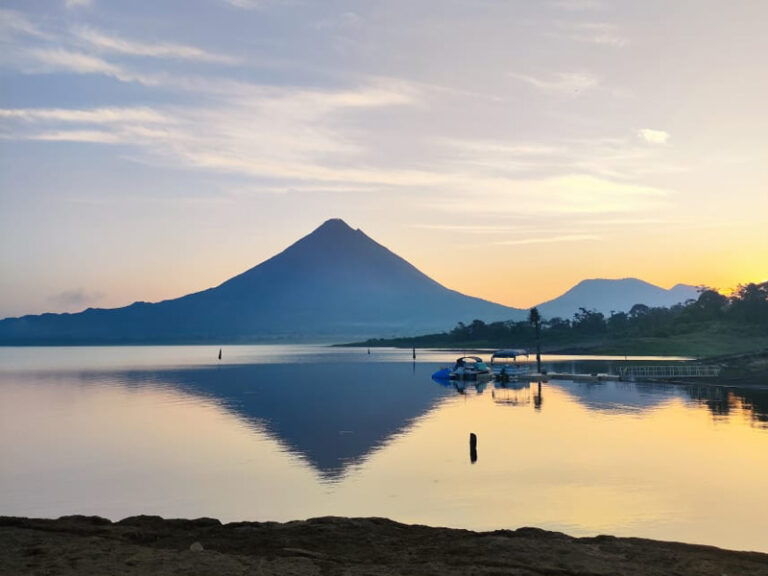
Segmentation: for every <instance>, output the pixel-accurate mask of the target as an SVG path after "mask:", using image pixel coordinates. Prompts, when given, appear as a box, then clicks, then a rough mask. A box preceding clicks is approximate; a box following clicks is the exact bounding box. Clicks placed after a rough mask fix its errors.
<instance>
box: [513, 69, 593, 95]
mask: <svg viewBox="0 0 768 576" xmlns="http://www.w3.org/2000/svg"><path fill="white" fill-rule="evenodd" d="M511 76H512V77H513V78H517V79H518V80H522V81H523V82H526V83H527V84H530V85H531V86H534V87H536V88H538V89H540V90H543V91H545V92H551V93H560V94H578V93H581V92H585V91H586V90H589V89H592V88H595V87H596V86H598V85H599V84H600V79H599V78H597V77H596V76H594V75H592V74H588V73H584V72H559V73H557V74H553V75H551V76H549V77H548V78H542V77H537V76H528V75H525V74H512V75H511Z"/></svg>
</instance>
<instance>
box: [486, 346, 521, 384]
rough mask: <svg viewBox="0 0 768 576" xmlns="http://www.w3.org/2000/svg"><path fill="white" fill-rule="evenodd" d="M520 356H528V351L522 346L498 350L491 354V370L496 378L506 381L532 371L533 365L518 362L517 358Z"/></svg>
mask: <svg viewBox="0 0 768 576" xmlns="http://www.w3.org/2000/svg"><path fill="white" fill-rule="evenodd" d="M520 356H525V357H526V358H528V351H527V350H523V349H522V348H507V349H504V350H496V352H494V353H493V355H491V370H492V371H493V374H494V376H495V377H496V379H498V380H501V381H502V382H504V381H506V380H509V379H510V378H515V377H517V376H520V375H521V374H528V373H529V372H530V371H531V367H530V365H528V364H520V363H518V361H517V359H518V358H519V357H520Z"/></svg>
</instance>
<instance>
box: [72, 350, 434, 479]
mask: <svg viewBox="0 0 768 576" xmlns="http://www.w3.org/2000/svg"><path fill="white" fill-rule="evenodd" d="M427 374H428V369H427V368H426V367H425V366H424V365H419V364H413V366H411V365H408V364H398V363H391V362H390V363H350V364H336V363H318V364H254V365H235V366H219V367H213V368H209V367H205V368H189V369H174V370H161V371H127V372H120V373H89V374H85V375H83V377H84V378H86V379H88V380H91V381H94V382H95V381H103V380H108V379H117V380H119V381H120V382H122V383H124V384H125V385H127V386H148V385H149V386H172V387H173V388H175V389H178V390H182V391H184V392H185V393H188V394H193V395H195V396H203V397H206V398H208V399H211V400H214V401H215V402H216V403H217V404H219V405H221V406H223V407H224V408H226V409H227V410H228V411H230V412H232V413H234V414H235V415H237V416H238V417H239V418H241V419H243V420H245V421H246V422H249V423H251V424H252V425H253V426H254V427H255V428H257V429H258V430H259V431H261V432H264V433H266V434H267V435H269V436H271V437H272V438H274V439H276V440H277V441H278V442H279V443H280V444H281V445H282V446H284V447H285V449H286V450H288V451H290V452H292V453H293V454H295V455H296V456H299V457H300V458H302V459H303V460H305V461H306V462H307V463H308V464H310V465H311V466H312V467H313V468H314V469H315V470H316V471H317V472H318V473H319V475H320V476H321V477H322V478H323V479H324V480H327V481H337V480H339V479H340V478H341V477H343V475H344V473H345V471H346V470H347V469H348V468H349V467H350V466H352V465H355V464H359V463H361V462H362V461H363V460H364V459H365V458H366V456H367V455H369V454H370V453H371V452H373V451H374V450H376V449H377V448H378V447H380V446H382V445H384V444H385V443H386V442H387V441H388V440H389V439H390V438H391V437H393V436H395V435H397V434H399V433H402V432H403V431H405V430H406V429H407V428H408V427H409V425H410V423H411V422H412V421H414V420H415V419H417V418H419V417H420V416H421V415H423V414H425V413H426V412H428V411H429V410H430V409H432V408H433V406H434V405H435V404H436V403H437V402H438V401H439V400H440V398H441V397H442V396H443V394H442V393H441V391H440V390H435V389H434V388H433V387H431V386H423V385H421V383H422V382H424V380H425V376H426V375H427Z"/></svg>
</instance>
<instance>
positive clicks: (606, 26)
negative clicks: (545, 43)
mask: <svg viewBox="0 0 768 576" xmlns="http://www.w3.org/2000/svg"><path fill="white" fill-rule="evenodd" d="M559 27H560V28H561V29H562V30H563V31H564V32H563V34H561V36H565V37H566V38H569V39H571V40H575V41H577V42H583V43H587V44H597V45H602V46H613V47H616V48H621V47H622V46H626V45H627V44H629V39H628V38H627V37H626V36H625V35H623V34H622V33H621V32H620V30H619V28H618V27H617V26H616V25H615V24H611V23H609V22H570V21H569V22H561V23H560V24H559Z"/></svg>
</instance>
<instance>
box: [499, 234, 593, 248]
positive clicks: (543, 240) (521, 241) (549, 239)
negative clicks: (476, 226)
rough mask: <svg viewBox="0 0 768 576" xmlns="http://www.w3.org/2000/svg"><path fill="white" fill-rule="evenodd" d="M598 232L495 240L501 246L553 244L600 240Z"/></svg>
mask: <svg viewBox="0 0 768 576" xmlns="http://www.w3.org/2000/svg"><path fill="white" fill-rule="evenodd" d="M600 239H601V237H600V236H597V235H596V234H563V235H560V236H541V237H538V238H536V237H533V238H518V239H517V240H500V241H499V242H494V244H496V245H499V246H517V245H525V244H552V243H560V242H584V241H585V240H600Z"/></svg>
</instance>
